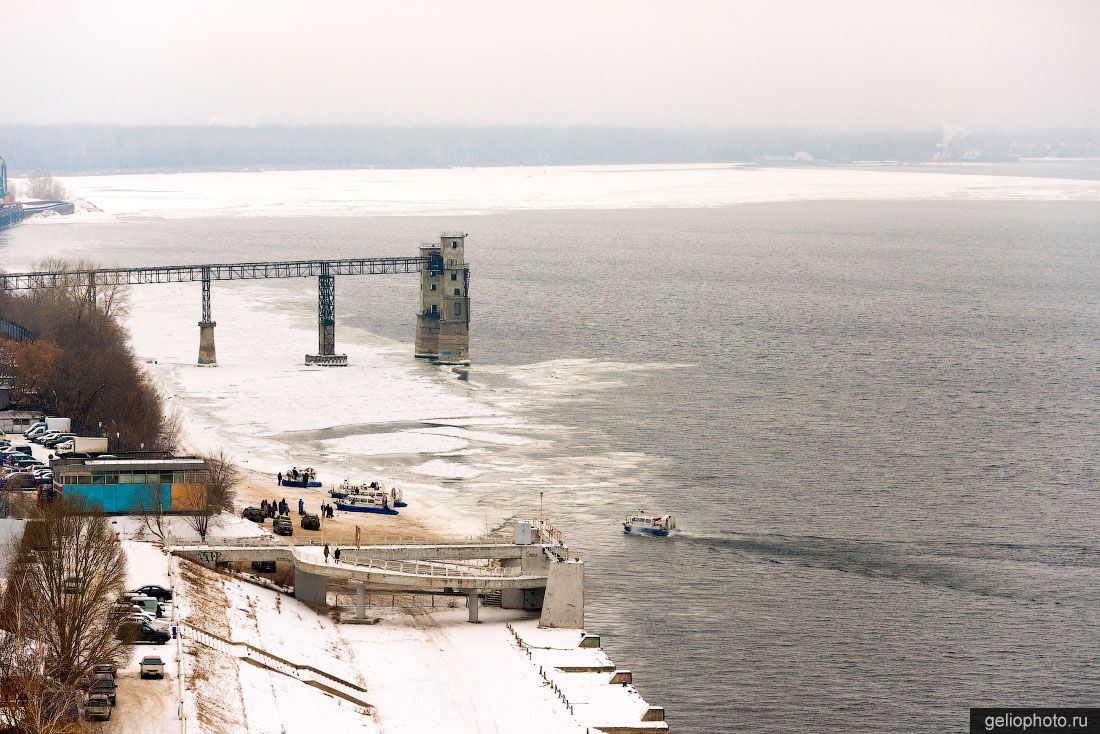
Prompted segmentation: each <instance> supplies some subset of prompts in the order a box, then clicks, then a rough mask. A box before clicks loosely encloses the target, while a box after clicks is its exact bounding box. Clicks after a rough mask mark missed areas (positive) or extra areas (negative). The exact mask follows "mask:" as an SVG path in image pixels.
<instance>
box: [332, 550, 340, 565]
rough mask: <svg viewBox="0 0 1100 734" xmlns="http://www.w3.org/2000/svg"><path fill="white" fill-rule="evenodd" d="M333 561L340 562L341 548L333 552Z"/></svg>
mask: <svg viewBox="0 0 1100 734" xmlns="http://www.w3.org/2000/svg"><path fill="white" fill-rule="evenodd" d="M332 560H334V561H336V562H337V563H339V562H340V549H339V548H337V549H336V550H334V551H333V552H332Z"/></svg>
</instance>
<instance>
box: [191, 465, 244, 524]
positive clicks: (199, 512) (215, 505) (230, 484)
mask: <svg viewBox="0 0 1100 734" xmlns="http://www.w3.org/2000/svg"><path fill="white" fill-rule="evenodd" d="M202 458H203V459H204V460H205V461H206V474H205V477H204V478H203V480H202V481H200V482H199V485H198V487H197V489H196V491H195V496H194V501H193V504H192V510H191V512H190V513H189V514H187V515H185V516H184V519H185V520H186V522H187V524H188V525H190V526H191V527H192V528H194V530H195V532H197V533H198V534H199V537H200V538H201V539H203V540H206V534H207V532H208V531H209V530H210V528H211V527H213V526H214V525H216V524H217V522H218V519H219V516H220V515H221V514H222V513H223V512H231V511H232V510H233V497H234V492H233V490H234V488H235V487H236V486H237V484H238V483H239V482H240V481H241V469H240V467H238V466H237V464H236V463H234V462H233V461H232V460H231V459H230V458H229V456H228V455H227V454H226V453H225V450H224V449H219V450H218V452H217V453H216V454H212V455H206V456H203V457H202Z"/></svg>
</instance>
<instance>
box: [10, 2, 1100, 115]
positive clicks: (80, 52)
mask: <svg viewBox="0 0 1100 734" xmlns="http://www.w3.org/2000/svg"><path fill="white" fill-rule="evenodd" d="M0 19H2V20H0V23H2V28H3V39H4V45H5V48H4V53H3V60H4V67H5V68H4V71H3V73H2V76H0V123H12V122H25V123H63V122H109V123H199V124H203V123H211V122H215V123H228V124H256V123H265V122H276V123H327V122H333V123H392V124H454V123H469V124H494V123H544V124H553V125H557V124H574V123H609V124H621V125H632V126H677V127H697V126H708V127H739V126H761V125H764V126H771V125H776V124H788V125H800V126H814V127H826V128H833V129H869V128H876V129H885V128H903V129H914V128H927V127H936V128H938V127H940V126H941V125H945V124H948V125H952V126H960V127H964V128H965V127H972V128H977V127H1032V126H1048V125H1049V126H1089V127H1100V0H1081V1H1064V2H1063V1H1059V0H1033V1H1032V2H1015V1H1013V0H990V1H988V2H986V1H984V0H973V1H968V0H953V1H950V2H936V1H934V0H919V1H914V2H890V1H889V0H875V1H867V2H861V1H856V0H830V1H828V2H826V1H824V0H804V1H798V0H728V1H726V2H717V1H716V2H703V1H697V0H675V1H670V2H656V1H653V2H646V1H645V0H636V1H634V2H626V1H622V2H619V1H618V0H582V1H580V2H573V1H572V0H553V1H552V2H537V3H535V2H523V1H522V0H501V1H500V2H475V1H473V0H451V1H448V2H421V1H418V0H399V1H397V2H393V1H391V0H346V1H345V2H335V1H333V0H308V1H304V0H302V1H299V2H283V1H282V0H262V1H261V0H185V1H182V2H181V1H176V2H170V1H169V0H134V1H115V0H97V1H96V2H88V1H87V0H79V1H73V2H68V1H63V2H37V3H36V2H32V1H30V0H28V1H27V2H16V1H15V0H12V1H11V2H7V1H6V0H5V1H4V2H3V10H2V13H0Z"/></svg>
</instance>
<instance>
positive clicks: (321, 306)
mask: <svg viewBox="0 0 1100 734" xmlns="http://www.w3.org/2000/svg"><path fill="white" fill-rule="evenodd" d="M347 363H348V355H346V354H337V353H336V277H335V276H334V275H332V273H331V272H330V271H329V264H328V263H327V262H326V263H321V274H320V275H319V276H317V354H307V355H306V364H317V365H321V366H322V367H344V366H346V365H347Z"/></svg>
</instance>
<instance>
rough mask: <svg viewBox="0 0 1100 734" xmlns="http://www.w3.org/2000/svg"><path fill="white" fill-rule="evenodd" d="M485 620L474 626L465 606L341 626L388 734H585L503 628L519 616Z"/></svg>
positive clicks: (494, 613) (494, 614)
mask: <svg viewBox="0 0 1100 734" xmlns="http://www.w3.org/2000/svg"><path fill="white" fill-rule="evenodd" d="M481 616H482V620H483V623H482V624H469V623H468V622H467V621H466V610H465V609H464V608H462V609H454V610H447V611H435V612H433V613H431V614H428V613H419V614H408V615H406V614H403V613H397V616H391V617H388V618H384V619H383V621H382V622H381V623H380V624H378V625H372V626H362V625H360V626H357V625H343V626H341V627H340V634H341V635H342V636H343V637H344V639H345V640H347V642H348V645H349V647H350V648H351V649H352V650H353V651H354V656H355V664H356V666H357V668H358V670H359V671H360V672H361V673H362V675H363V677H364V678H365V680H366V684H367V688H368V690H369V691H370V692H371V699H372V701H373V702H374V705H375V706H376V709H377V711H378V716H379V720H380V721H381V723H382V728H383V730H384V731H385V732H386V734H420V733H421V732H431V731H454V732H471V733H472V732H485V733H486V734H490V733H491V734H498V733H499V734H510V733H511V732H520V731H522V732H526V733H529V734H584V731H585V729H584V727H583V726H582V725H581V724H580V723H579V722H578V721H577V720H576V719H575V718H574V717H573V716H571V715H570V714H569V712H568V711H567V709H566V708H565V706H564V705H563V704H562V703H561V702H560V701H559V700H558V699H557V698H555V696H554V694H552V693H551V692H550V691H549V689H548V688H547V686H546V684H545V682H544V681H543V680H542V678H540V677H539V675H538V670H537V668H536V667H535V666H533V665H532V664H531V661H530V660H528V659H527V657H526V655H525V654H524V653H523V652H522V651H521V650H520V649H519V647H518V645H517V644H516V642H515V640H514V638H513V637H512V635H511V633H510V632H509V631H508V628H507V627H506V626H505V625H504V621H505V620H507V619H515V618H517V617H519V616H521V615H518V614H516V613H514V612H507V611H502V610H500V609H493V608H486V609H483V610H482V615H481ZM400 617H404V619H401V618H400Z"/></svg>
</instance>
